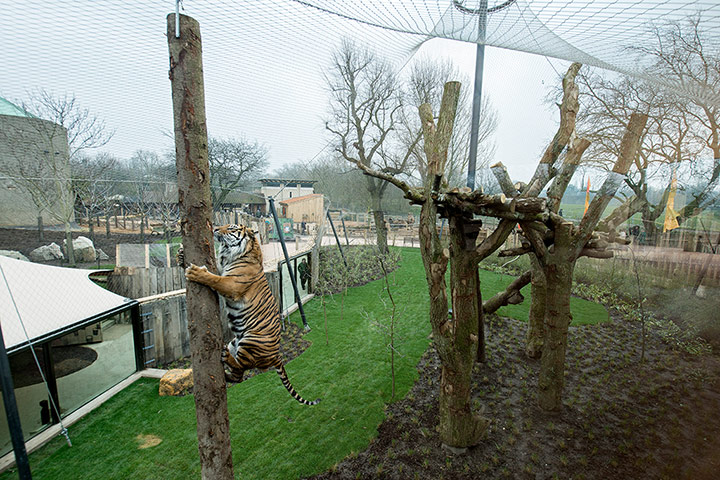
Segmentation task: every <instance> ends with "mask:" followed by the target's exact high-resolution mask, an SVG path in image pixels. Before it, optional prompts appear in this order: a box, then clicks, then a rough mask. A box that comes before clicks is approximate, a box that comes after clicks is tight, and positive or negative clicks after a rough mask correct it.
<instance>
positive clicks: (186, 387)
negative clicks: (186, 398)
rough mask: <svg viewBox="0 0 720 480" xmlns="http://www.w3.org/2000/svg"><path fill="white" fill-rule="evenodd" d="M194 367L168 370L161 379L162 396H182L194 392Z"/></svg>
mask: <svg viewBox="0 0 720 480" xmlns="http://www.w3.org/2000/svg"><path fill="white" fill-rule="evenodd" d="M192 388H193V373H192V368H175V369H172V370H168V371H167V373H165V375H163V376H162V378H161V379H160V396H182V395H187V394H188V393H192Z"/></svg>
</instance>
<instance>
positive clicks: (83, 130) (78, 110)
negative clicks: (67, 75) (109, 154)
mask: <svg viewBox="0 0 720 480" xmlns="http://www.w3.org/2000/svg"><path fill="white" fill-rule="evenodd" d="M22 107H23V109H25V110H26V111H27V112H30V113H31V114H33V115H35V116H36V117H39V118H44V119H46V120H50V121H51V122H53V123H56V124H58V125H60V126H62V127H64V128H65V129H66V130H67V141H68V145H69V147H70V158H71V159H72V158H74V157H75V156H76V155H77V154H78V153H80V152H82V151H84V150H88V149H94V148H100V147H103V146H105V145H106V144H107V143H108V142H109V141H110V140H111V139H112V137H113V135H114V134H115V131H114V130H110V129H108V128H107V126H106V125H105V121H104V120H102V119H101V118H99V117H98V116H96V115H94V114H93V113H91V112H90V110H88V109H87V108H83V107H81V106H80V105H79V103H78V101H77V98H76V97H75V95H73V94H70V95H68V94H65V95H63V96H62V97H61V96H56V95H53V94H52V93H50V92H48V91H46V90H38V91H36V92H33V93H31V94H30V100H29V101H27V102H23V103H22Z"/></svg>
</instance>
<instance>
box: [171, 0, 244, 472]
mask: <svg viewBox="0 0 720 480" xmlns="http://www.w3.org/2000/svg"><path fill="white" fill-rule="evenodd" d="M167 37H168V48H169V51H170V81H171V83H172V99H173V116H174V119H175V154H176V155H175V158H176V166H177V173H178V200H179V206H180V218H181V222H180V226H181V230H182V238H183V247H184V255H185V260H186V262H187V263H194V264H195V265H205V266H207V267H208V269H209V270H216V266H215V252H214V244H213V238H212V230H211V225H212V204H211V200H210V172H209V165H208V155H207V126H206V123H205V93H204V86H203V69H202V44H201V39H200V27H199V25H198V22H197V21H195V20H194V19H192V18H190V17H187V16H185V15H181V16H180V38H175V15H174V14H171V15H168V17H167ZM187 316H188V330H189V331H190V353H191V356H192V365H193V379H194V382H195V388H194V396H195V412H196V417H197V435H198V450H199V453H200V465H201V474H202V478H203V479H207V480H231V479H232V478H233V464H232V454H231V450H230V425H229V421H228V410H227V391H226V385H225V374H224V371H223V366H222V363H221V358H220V356H221V351H222V346H223V342H222V327H221V324H220V309H219V305H218V298H217V296H216V294H215V292H213V291H212V290H211V289H210V288H208V287H206V286H204V285H200V284H198V283H194V282H188V284H187Z"/></svg>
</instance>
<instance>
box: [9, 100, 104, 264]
mask: <svg viewBox="0 0 720 480" xmlns="http://www.w3.org/2000/svg"><path fill="white" fill-rule="evenodd" d="M22 107H23V109H24V110H25V111H26V112H28V113H30V114H31V115H32V116H34V117H37V118H35V119H27V120H26V121H24V122H22V124H15V125H14V126H13V127H11V128H8V129H6V130H5V131H3V132H0V135H1V136H2V139H3V143H5V144H6V145H9V150H10V157H12V160H11V161H9V162H3V164H2V166H0V168H2V169H3V170H4V172H3V173H6V174H7V175H8V176H10V177H11V178H12V179H13V181H14V183H15V184H16V185H17V186H18V187H20V188H21V189H22V190H24V191H25V192H27V193H28V194H29V195H30V197H31V198H32V201H33V203H34V204H35V206H36V207H37V209H38V224H39V227H41V226H42V214H43V212H44V213H47V214H48V215H50V216H51V217H52V218H53V219H54V220H56V221H57V222H59V223H61V224H62V225H63V226H64V228H65V240H66V245H67V254H68V261H69V263H70V264H74V263H75V256H74V252H73V248H72V234H71V232H70V223H71V222H72V220H73V218H74V210H75V199H76V192H75V190H74V189H73V185H72V179H71V165H70V161H71V160H72V159H73V158H75V157H76V156H77V155H78V153H79V152H82V151H84V150H87V149H91V148H98V147H101V146H103V145H105V144H107V142H108V141H109V140H110V138H112V135H113V132H110V131H108V130H107V128H106V127H105V123H104V122H103V121H102V120H100V119H99V118H98V117H96V116H94V115H93V114H91V113H90V111H89V110H88V109H84V108H82V107H80V106H79V104H78V102H77V100H76V98H75V96H74V95H65V96H64V97H56V96H54V95H52V94H51V93H48V92H46V91H45V90H40V91H39V92H37V93H33V94H31V95H30V99H29V101H27V102H23V103H22Z"/></svg>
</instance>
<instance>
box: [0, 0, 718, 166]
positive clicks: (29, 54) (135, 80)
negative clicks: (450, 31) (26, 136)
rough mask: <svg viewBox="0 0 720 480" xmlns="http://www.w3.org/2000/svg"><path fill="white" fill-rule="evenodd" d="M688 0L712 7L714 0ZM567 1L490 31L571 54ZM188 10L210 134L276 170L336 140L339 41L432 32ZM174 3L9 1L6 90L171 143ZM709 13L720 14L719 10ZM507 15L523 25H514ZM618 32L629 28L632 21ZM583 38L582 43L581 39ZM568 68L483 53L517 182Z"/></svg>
mask: <svg viewBox="0 0 720 480" xmlns="http://www.w3.org/2000/svg"><path fill="white" fill-rule="evenodd" d="M368 1H370V0H368ZM428 2H429V0H425V3H426V4H427V5H437V7H436V8H440V10H438V11H440V13H441V14H443V15H445V14H444V13H443V10H442V8H445V9H448V8H449V7H448V6H447V5H450V3H449V2H448V3H447V5H446V4H445V3H443V2H440V1H439V2H437V4H435V3H432V2H430V3H428ZM671 2H675V3H677V2H678V0H671ZM319 3H323V2H319ZM324 3H327V5H334V4H333V2H324ZM395 3H398V2H395ZM422 3H423V2H419V3H418V2H405V3H404V5H407V8H413V6H417V5H420V4H422ZM666 3H667V2H666ZM690 3H692V4H708V2H706V1H695V2H690ZM370 4H373V5H372V6H369V4H366V3H363V2H355V3H353V2H344V3H342V4H338V5H345V6H348V8H358V9H359V8H362V7H363V6H366V7H367V8H366V10H367V12H371V11H372V10H371V9H373V8H374V9H376V10H378V11H379V9H380V8H384V7H385V6H386V5H387V4H384V3H383V2H379V1H377V2H376V1H375V0H373V1H370ZM565 4H566V2H550V1H548V0H542V1H540V0H537V1H534V2H528V1H527V0H518V2H517V3H516V4H515V6H514V7H513V8H515V9H516V10H517V11H513V10H511V9H508V10H507V11H503V12H502V15H507V17H501V16H500V15H501V14H498V15H495V16H491V21H496V20H494V19H497V22H499V23H497V24H493V25H492V27H493V30H492V32H495V33H494V34H496V35H498V38H500V37H502V35H505V36H506V37H507V36H508V35H509V34H507V31H510V30H503V28H504V26H505V25H509V28H516V30H517V28H520V27H514V26H515V25H519V24H518V22H517V19H518V18H520V16H518V15H521V14H522V15H524V17H522V18H523V19H524V20H525V21H534V22H535V24H534V26H533V28H534V30H532V31H533V32H535V34H536V35H546V37H547V38H549V39H550V40H551V41H552V42H555V43H550V44H548V45H550V46H552V45H556V44H557V45H560V47H561V48H560V49H559V50H557V51H558V52H559V53H560V54H563V52H565V53H567V52H573V51H574V50H572V49H571V48H570V47H569V46H568V45H569V44H568V43H567V42H565V41H561V42H559V43H558V38H557V35H555V32H554V31H553V32H550V33H548V31H547V30H548V29H547V28H546V27H545V24H544V23H542V22H545V21H547V22H553V21H555V22H556V27H555V28H556V29H561V28H564V29H565V30H566V31H567V32H568V35H572V34H577V32H578V31H580V32H582V31H583V30H582V29H580V30H578V29H577V28H575V29H573V27H572V25H571V24H569V23H563V22H562V20H563V19H564V18H570V17H568V16H567V15H569V11H563V10H562V8H563V7H562V6H563V5H565ZM575 4H576V5H579V4H583V5H585V7H586V8H592V9H595V10H593V12H592V14H593V16H592V17H587V18H588V19H589V18H593V19H601V20H603V19H608V18H609V19H611V20H612V19H613V17H612V16H609V15H605V16H603V15H598V13H597V12H600V10H601V9H600V7H599V5H602V6H603V7H602V8H606V9H609V8H620V7H619V6H617V2H611V1H600V2H587V1H584V2H575ZM184 5H185V9H186V10H185V12H184V13H186V14H188V15H191V16H193V17H195V18H196V19H198V20H199V22H200V25H201V29H202V36H203V55H204V59H203V60H204V73H205V82H206V85H205V87H206V92H205V93H206V106H207V117H208V130H209V133H210V134H211V135H214V136H219V137H237V138H239V137H245V138H247V139H249V140H257V141H259V142H261V143H263V144H265V145H266V146H267V147H268V149H269V152H270V163H271V168H277V167H279V166H281V165H283V164H286V163H292V162H296V161H307V160H308V159H311V158H314V157H315V156H316V155H317V154H318V153H319V152H321V151H322V150H323V147H324V146H325V145H326V144H327V142H328V139H329V137H328V136H327V133H326V132H325V130H324V128H323V125H324V122H323V117H324V114H325V112H326V107H327V95H326V93H325V91H324V88H325V87H324V82H323V80H322V72H323V70H325V69H327V68H328V66H329V65H330V53H331V52H332V50H333V49H334V48H335V47H336V46H337V45H338V44H339V43H340V40H341V39H342V38H343V37H344V36H351V37H354V38H358V39H360V40H362V41H364V42H367V43H368V44H371V45H373V46H375V47H378V48H381V49H382V54H385V55H387V56H388V57H390V58H391V59H392V60H393V61H395V62H396V63H397V64H402V63H404V62H405V61H406V60H407V58H408V55H409V54H410V52H412V51H414V48H415V47H417V45H419V44H420V43H421V42H422V40H423V39H424V38H426V37H423V36H422V35H413V34H410V35H400V34H397V33H395V32H392V31H387V30H384V29H378V28H375V27H368V26H367V25H364V24H360V23H357V22H350V21H347V20H345V19H338V18H337V17H333V16H328V14H326V13H321V12H319V11H317V10H314V9H309V8H307V7H305V6H303V5H301V4H299V3H296V2H293V1H290V0H275V1H272V2H271V1H259V0H258V1H252V2H246V1H237V2H217V1H211V0H204V1H199V0H186V1H185V2H184ZM534 5H540V6H543V8H544V10H543V9H539V11H540V13H541V14H542V15H545V17H547V18H546V19H543V18H540V17H537V18H540V20H541V21H540V20H537V18H536V17H534V16H533V15H534V13H533V11H532V10H531V8H530V7H531V6H534ZM558 5H559V6H558ZM636 5H638V6H641V7H642V8H646V7H647V4H646V3H645V2H636ZM708 5H711V4H708ZM173 6H174V1H172V0H165V1H151V2H148V1H147V0H94V1H89V0H77V1H69V0H66V1H56V2H47V1H40V0H14V1H13V2H11V3H8V4H7V5H5V7H4V8H3V15H2V16H0V38H2V40H3V48H2V49H0V66H1V67H2V75H0V96H3V97H5V98H7V99H8V100H11V101H14V100H18V99H20V100H22V99H24V98H27V93H28V92H29V91H33V90H38V89H45V90H48V91H50V92H53V93H55V94H56V95H64V94H66V93H67V94H74V95H75V96H76V97H77V100H78V102H79V103H80V104H81V105H82V106H84V107H86V108H89V109H90V110H91V111H93V112H95V113H96V114H97V115H98V116H99V117H101V118H103V119H104V120H105V122H106V124H107V125H108V127H109V128H111V129H114V130H115V132H116V133H115V136H114V138H113V139H112V141H111V142H110V143H109V144H108V145H107V147H106V148H105V150H107V151H109V152H110V153H113V154H115V155H116V156H118V157H121V158H127V157H129V156H130V155H131V154H132V153H133V151H135V150H136V149H146V150H154V151H157V152H160V153H162V152H166V151H168V150H170V149H171V148H172V145H173V143H172V139H171V138H170V137H169V136H168V133H169V132H170V131H171V130H172V105H171V95H170V82H169V80H168V51H167V40H166V36H165V35H166V20H165V16H166V15H167V14H168V13H171V12H172V10H173ZM556 6H557V7H556ZM417 8H418V9H420V7H417ZM428 8H429V7H428ZM567 8H569V7H567ZM623 8H624V9H625V8H626V7H623ZM638 8H640V7H638ZM708 8H710V7H708ZM712 8H715V7H712ZM521 9H524V10H522V11H521ZM553 9H554V10H553ZM646 10H647V8H646ZM717 10H720V8H718V9H717ZM447 11H449V10H447ZM623 11H624V10H623ZM523 12H525V13H523ZM572 12H575V13H573V15H572V16H571V17H572V18H573V19H576V18H579V14H578V13H577V12H576V11H575V10H572ZM409 13H410V14H412V13H413V12H409ZM421 13H422V14H424V13H425V12H424V11H422V12H421ZM446 13H447V12H446ZM605 13H607V11H605ZM512 15H515V17H512ZM542 15H541V16H542ZM563 15H565V16H563ZM369 18H370V17H369ZM503 18H505V20H502V19H503ZM714 18H716V19H717V15H716V17H714ZM528 19H529V20H528ZM619 20H623V19H622V18H620V19H619ZM619 20H618V19H616V22H617V21H619ZM455 21H457V20H455ZM503 21H504V22H506V23H502V22H503ZM511 21H512V22H515V23H509V22H511ZM603 21H604V20H603ZM596 27H597V28H596V30H595V31H596V32H597V34H598V35H601V34H603V32H606V30H607V25H604V24H601V23H596ZM601 27H602V28H601ZM558 31H559V30H558ZM636 31H637V28H636ZM518 32H519V33H518ZM623 32H625V34H626V35H629V34H630V33H633V31H629V30H628V29H625V30H623ZM503 38H504V37H503ZM508 38H509V37H508ZM577 38H578V41H581V40H583V38H584V37H577ZM602 38H608V37H602ZM517 39H520V40H522V41H525V39H524V38H523V36H522V31H519V30H518V31H516V32H515V35H514V36H512V38H509V40H508V41H510V40H512V41H513V42H516V43H517V42H518V41H519V40H517ZM500 40H502V38H500ZM529 40H532V41H530V42H529V43H528V45H530V44H532V45H535V46H534V47H532V48H536V47H537V45H538V41H539V40H541V38H540V37H533V38H531V39H529ZM591 40H592V37H591V38H590V42H589V43H587V45H588V47H587V48H591V47H592V46H593V45H597V44H601V43H602V42H598V41H596V42H594V43H593V42H592V41H591ZM503 41H504V40H503ZM585 41H588V39H587V38H585ZM532 45H531V46H532ZM600 46H601V47H603V48H605V46H604V45H600ZM532 48H530V49H532ZM548 48H549V47H548ZM598 48H599V47H598ZM602 51H603V52H605V51H608V52H609V51H610V50H607V48H605V50H602ZM419 54H427V55H430V56H433V57H436V58H438V59H441V58H452V59H453V61H454V62H455V63H456V64H457V65H458V66H460V67H461V68H462V69H463V71H465V72H466V73H467V76H468V78H472V73H473V71H474V59H475V45H474V44H470V43H463V42H460V41H452V40H439V39H435V40H431V41H428V42H426V43H425V44H424V45H423V46H422V47H421V48H420V49H419ZM567 64H568V63H567V62H566V61H560V60H549V59H548V58H546V57H544V56H541V55H533V54H526V53H519V52H516V51H512V50H507V49H501V48H496V47H487V48H486V62H485V69H484V72H485V73H484V92H483V94H484V95H486V96H487V97H488V98H489V99H490V100H491V102H492V104H493V105H494V107H495V108H496V109H497V111H498V114H499V124H498V130H497V133H496V137H495V142H496V145H497V151H496V160H498V161H502V162H503V163H505V164H506V165H507V166H508V168H509V171H510V174H511V176H512V177H513V179H514V180H527V179H528V178H529V177H530V175H531V174H532V171H533V170H534V167H535V164H536V163H537V160H538V158H539V155H540V152H541V150H542V149H543V147H544V146H545V144H546V143H547V141H548V140H549V139H550V138H551V136H552V134H553V132H554V131H555V129H556V126H557V121H558V118H557V117H558V115H557V109H556V108H555V107H554V106H548V105H546V104H545V101H544V100H545V96H546V94H547V92H548V89H549V87H550V86H551V85H553V84H556V83H557V82H558V73H557V72H559V73H562V72H564V70H565V69H566V67H567ZM556 71H557V72H556ZM466 88H471V86H470V85H467V87H466Z"/></svg>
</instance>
